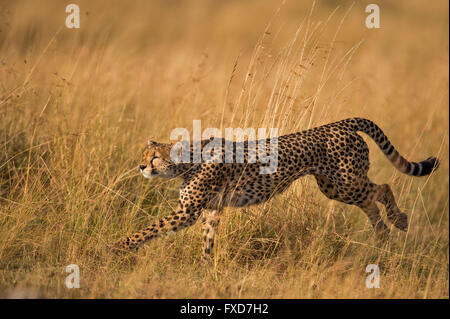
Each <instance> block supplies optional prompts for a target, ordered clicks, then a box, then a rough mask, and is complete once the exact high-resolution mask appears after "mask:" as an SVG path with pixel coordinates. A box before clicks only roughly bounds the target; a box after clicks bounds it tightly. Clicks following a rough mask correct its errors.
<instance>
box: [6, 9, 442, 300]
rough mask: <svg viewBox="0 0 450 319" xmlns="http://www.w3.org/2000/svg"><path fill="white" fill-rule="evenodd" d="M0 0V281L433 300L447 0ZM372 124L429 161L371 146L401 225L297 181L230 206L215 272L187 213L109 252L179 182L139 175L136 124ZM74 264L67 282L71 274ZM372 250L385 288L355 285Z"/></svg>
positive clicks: (46, 286) (154, 132)
mask: <svg viewBox="0 0 450 319" xmlns="http://www.w3.org/2000/svg"><path fill="white" fill-rule="evenodd" d="M78 4H79V6H80V8H81V12H82V16H81V28H80V29H78V30H73V29H72V30H69V29H66V28H65V27H64V21H65V18H66V13H65V10H64V9H65V5H66V4H65V3H63V2H61V1H46V2H45V4H44V3H40V2H35V1H15V2H1V3H0V30H1V32H0V121H1V122H0V137H1V141H0V146H1V150H0V292H1V295H2V296H3V297H11V296H12V297H51V298H54V297H63V298H72V297H75V298H79V297H83V298H110V297H124V298H142V297H144V298H217V297H220V298H254V297H258V298H448V289H449V270H448V265H449V257H448V256H449V254H448V239H449V233H448V227H449V223H448V221H449V208H448V200H449V184H448V172H449V171H448V168H449V167H448V162H449V161H448V150H449V148H448V128H449V125H448V121H449V117H448V3H447V2H446V1H435V2H433V3H430V2H425V1H395V2H392V1H378V4H379V6H380V8H381V24H382V28H381V29H377V30H369V29H367V28H365V26H364V20H365V17H366V13H365V12H364V8H365V5H366V4H365V3H359V2H358V3H353V2H350V1H339V2H338V1H331V0H329V1H324V0H323V1H317V2H316V3H313V2H308V1H301V2H300V1H286V3H285V4H282V3H281V2H280V1H254V0H253V1H251V0H249V1H226V2H220V1H207V0H204V1H151V2H150V1H134V2H133V4H129V3H127V2H123V1H112V2H111V1H108V2H107V3H106V2H104V3H100V2H95V3H92V2H88V1H78ZM355 116H358V117H366V118H369V119H372V120H373V121H375V122H376V123H378V124H379V125H380V126H381V127H382V128H383V130H384V131H385V132H386V133H387V135H388V136H389V138H390V139H391V141H392V142H393V144H394V145H395V146H396V148H397V149H398V150H399V151H400V152H401V153H402V154H403V155H404V156H405V157H407V158H408V159H411V160H416V161H417V160H422V159H425V158H426V157H428V156H431V155H436V156H438V157H439V158H440V159H441V167H440V169H439V170H438V171H437V172H436V173H434V174H433V175H432V176H429V177H424V178H412V177H408V176H405V175H402V174H400V173H399V172H398V171H396V170H395V169H394V168H393V167H392V165H391V164H390V163H389V162H388V161H387V160H386V159H385V157H384V156H383V155H382V153H381V152H380V151H379V150H378V148H377V147H376V145H375V144H374V143H373V142H372V141H371V140H370V139H368V138H366V140H367V142H368V143H369V147H370V149H371V155H370V158H371V163H372V169H371V170H370V172H369V176H370V178H371V179H372V180H373V181H374V182H376V183H379V184H381V183H389V184H390V185H391V186H392V188H393V191H394V193H395V195H396V198H397V202H398V205H399V207H400V208H401V209H402V210H403V211H405V212H407V213H408V215H409V217H410V227H409V230H408V232H407V233H402V232H399V231H397V230H395V229H394V230H393V231H392V234H391V240H390V242H389V244H388V245H386V246H378V245H376V244H375V243H373V242H372V241H371V239H370V234H371V227H370V225H369V223H368V222H367V219H366V217H365V215H364V214H363V213H362V212H361V211H360V210H359V209H357V208H355V207H352V206H348V205H344V204H340V203H337V202H332V201H329V200H328V199H326V198H325V197H324V196H323V195H322V194H321V193H320V192H319V191H318V189H317V187H316V185H315V183H314V180H313V179H311V178H309V177H305V178H303V179H301V180H299V181H298V182H296V183H295V184H294V185H293V186H292V187H291V188H290V189H289V190H288V191H286V192H285V193H284V194H283V195H281V196H278V197H276V198H275V199H274V200H272V201H270V202H269V203H266V204H264V205H260V206H256V207H250V208H245V209H226V211H225V213H224V216H223V218H222V221H221V226H220V228H219V234H218V238H217V246H216V250H215V258H214V262H213V264H212V266H211V267H205V266H204V265H203V264H202V263H201V256H200V250H201V249H200V247H201V235H200V233H201V231H200V225H195V226H193V227H191V228H190V229H188V230H186V231H182V232H179V233H177V234H175V235H173V236H170V237H167V238H164V239H158V240H155V241H154V242H151V243H149V244H148V245H146V248H144V249H142V250H140V251H139V252H138V253H136V254H130V255H129V256H127V257H124V258H117V257H113V256H111V255H109V254H108V253H107V251H106V250H105V246H106V244H107V243H109V242H111V241H114V240H116V239H118V238H119V237H122V236H123V235H125V234H130V233H132V232H134V231H136V230H138V229H140V228H142V227H143V226H146V225H148V224H149V223H152V222H153V221H154V220H155V219H157V218H160V217H162V216H164V215H165V214H167V213H168V212H170V211H171V209H172V208H173V207H174V206H175V205H176V200H177V187H178V185H179V182H177V181H164V180H151V181H148V180H144V179H143V178H142V177H141V176H140V174H139V173H138V169H137V165H138V163H139V155H140V154H139V153H140V151H141V149H142V147H143V145H145V143H146V140H147V139H148V138H152V139H154V140H160V141H168V138H169V134H170V132H171V130H172V129H174V128H176V127H186V128H188V129H189V130H191V129H192V121H193V120H194V119H201V120H202V126H203V127H204V128H206V127H218V128H221V129H223V128H225V127H230V126H231V127H242V128H246V127H277V128H279V132H280V134H284V133H288V132H293V131H298V130H303V129H306V128H309V127H313V126H317V125H320V124H325V123H327V122H331V121H334V120H339V119H343V118H347V117H355ZM69 264H77V265H79V267H80V270H81V283H80V284H81V288H80V289H67V288H66V286H65V278H66V276H67V275H68V274H67V273H66V272H65V268H66V266H67V265H69ZM368 264H378V265H379V266H380V268H381V282H380V283H381V288H379V289H367V288H366V287H365V278H366V275H367V274H366V273H365V269H366V266H367V265H368Z"/></svg>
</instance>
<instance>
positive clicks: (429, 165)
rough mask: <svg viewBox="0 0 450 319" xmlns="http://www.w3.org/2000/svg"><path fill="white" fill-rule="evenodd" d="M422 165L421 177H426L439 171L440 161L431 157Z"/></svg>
mask: <svg viewBox="0 0 450 319" xmlns="http://www.w3.org/2000/svg"><path fill="white" fill-rule="evenodd" d="M420 164H421V165H422V171H421V172H420V176H425V175H429V174H430V173H431V172H433V171H435V170H437V169H438V167H439V160H438V159H437V158H436V157H429V158H427V159H426V160H424V161H422V162H421V163H420Z"/></svg>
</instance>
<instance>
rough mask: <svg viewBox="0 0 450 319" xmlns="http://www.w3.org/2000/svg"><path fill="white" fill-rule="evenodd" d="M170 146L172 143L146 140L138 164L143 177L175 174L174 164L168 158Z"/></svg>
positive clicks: (171, 175) (168, 176) (172, 175)
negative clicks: (146, 143)
mask: <svg viewBox="0 0 450 319" xmlns="http://www.w3.org/2000/svg"><path fill="white" fill-rule="evenodd" d="M171 148H172V144H164V143H157V142H153V141H148V145H147V147H146V148H145V150H144V152H143V154H142V161H141V164H140V165H139V168H140V170H141V173H142V175H143V176H144V177H145V178H152V177H167V178H170V177H174V176H175V164H174V163H173V162H172V161H171V160H170V150H171Z"/></svg>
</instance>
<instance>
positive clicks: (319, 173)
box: [111, 118, 439, 259]
mask: <svg viewBox="0 0 450 319" xmlns="http://www.w3.org/2000/svg"><path fill="white" fill-rule="evenodd" d="M357 132H363V133H365V134H367V135H368V136H370V137H371V138H372V139H373V140H374V141H375V142H376V143H377V145H378V146H379V147H380V149H381V150H382V151H383V153H384V154H385V155H386V156H387V158H388V159H389V160H390V161H391V163H392V164H393V165H394V166H395V167H396V168H397V169H398V170H399V171H401V172H402V173H405V174H408V175H411V176H425V175H428V174H430V173H431V172H432V171H433V170H434V169H436V168H437V167H438V165H439V161H438V160H437V159H436V158H435V157H430V158H428V159H426V160H424V161H422V162H419V163H415V162H409V161H407V160H406V159H405V158H403V157H402V156H401V155H400V154H399V153H398V152H397V151H396V150H395V149H394V146H392V144H391V143H390V142H389V140H388V138H387V137H386V135H385V134H384V133H383V131H382V130H381V129H380V128H379V127H378V126H377V125H376V124H375V123H373V122H372V121H370V120H367V119H363V118H352V119H345V120H342V121H339V122H334V123H330V124H327V125H323V126H319V127H316V128H313V129H309V130H305V131H302V132H297V133H292V134H289V135H284V136H280V137H278V138H277V139H278V141H277V142H278V167H277V169H276V171H275V172H273V173H271V174H260V171H259V168H260V167H261V166H263V165H265V164H262V163H261V162H260V161H256V162H254V161H249V153H251V152H249V142H248V141H244V142H231V143H232V145H233V154H235V152H236V149H237V148H240V147H243V148H244V155H245V158H244V162H243V163H242V162H241V163H236V161H234V162H233V163H229V164H227V163H218V162H214V161H209V162H201V163H192V156H193V155H192V147H191V148H190V157H191V162H190V163H177V164H176V163H174V162H173V161H171V158H170V151H171V149H172V146H173V144H162V143H157V142H149V144H148V146H147V148H146V149H145V150H144V152H143V158H142V163H141V164H140V167H139V168H140V171H141V173H142V175H143V176H144V177H145V178H153V177H164V178H174V177H181V178H182V179H183V183H182V185H181V187H180V196H179V205H178V208H177V209H176V211H175V212H173V213H171V214H170V215H169V216H167V217H165V218H163V219H161V220H160V221H159V222H157V223H155V224H153V225H151V226H148V227H147V228H145V229H143V230H141V231H139V232H137V233H135V234H134V235H131V236H130V237H126V238H123V239H121V240H120V241H118V242H116V243H114V244H113V245H112V246H111V249H112V251H113V252H115V253H119V252H121V251H126V250H137V249H138V248H139V247H141V246H142V245H143V244H144V243H145V242H147V241H149V240H151V239H155V238H157V237H159V236H161V235H163V234H165V233H171V232H176V231H179V230H181V229H184V228H186V227H189V226H191V225H193V224H194V223H195V222H196V221H197V220H198V219H199V217H200V216H202V223H203V240H204V247H203V256H204V257H205V258H206V259H209V258H210V255H211V251H212V248H213V246H214V234H215V232H216V228H217V226H218V224H219V217H220V214H221V212H222V210H223V208H224V207H225V206H232V207H244V206H249V205H255V204H260V203H263V202H265V201H267V200H269V199H270V198H272V197H273V196H274V195H276V194H279V193H281V192H283V191H284V190H285V189H287V188H288V187H289V186H290V185H291V184H292V182H293V181H295V180H296V179H298V178H299V177H301V176H304V175H313V176H314V177H315V179H316V181H317V184H318V186H319V189H320V190H321V191H322V193H323V194H324V195H325V196H327V197H328V198H330V199H333V200H338V201H341V202H344V203H346V204H351V205H356V206H358V207H360V208H361V209H362V210H363V211H364V212H365V213H366V215H367V217H368V218H369V220H370V223H371V224H372V226H373V228H374V230H375V234H376V235H377V236H379V237H381V238H382V239H386V238H387V236H388V234H389V229H388V228H387V226H386V225H385V223H384V222H383V220H382V218H381V216H380V213H379V209H378V207H377V205H376V202H379V203H381V204H383V205H384V206H385V208H386V211H387V218H388V220H389V221H390V222H391V223H392V224H393V225H394V226H395V227H397V228H398V229H400V230H402V231H406V230H407V227H408V221H407V215H406V214H405V213H402V212H401V211H400V209H399V208H398V207H397V204H396V203H395V199H394V195H393V193H392V191H391V188H390V187H389V185H387V184H383V185H377V184H374V183H373V182H371V181H370V180H369V178H368V177H367V172H368V170H369V149H368V147H367V144H366V143H365V142H364V140H363V139H362V137H361V136H360V135H359V134H357ZM222 141H224V140H222ZM261 141H262V142H263V143H261V145H262V147H261V148H264V144H265V147H266V149H265V150H263V151H266V152H269V149H270V143H271V141H272V142H273V139H266V140H261ZM207 142H209V141H206V140H205V141H202V142H201V145H202V148H203V147H205V146H206V145H207ZM222 145H223V144H222ZM258 151H259V150H258ZM219 153H221V155H224V154H225V147H223V146H222V148H221V152H220V151H219ZM233 158H235V157H233ZM202 213H203V215H202Z"/></svg>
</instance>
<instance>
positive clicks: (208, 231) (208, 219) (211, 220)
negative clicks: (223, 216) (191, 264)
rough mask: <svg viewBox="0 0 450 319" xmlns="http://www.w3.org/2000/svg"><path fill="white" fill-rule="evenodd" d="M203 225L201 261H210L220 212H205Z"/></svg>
mask: <svg viewBox="0 0 450 319" xmlns="http://www.w3.org/2000/svg"><path fill="white" fill-rule="evenodd" d="M204 215H205V216H204V217H203V219H202V223H203V260H204V261H207V262H208V261H210V260H211V252H212V249H213V248H214V238H215V235H216V230H217V226H219V220H220V212H219V211H217V210H210V211H205V213H204Z"/></svg>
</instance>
